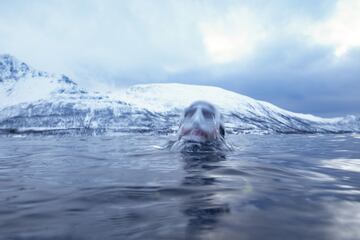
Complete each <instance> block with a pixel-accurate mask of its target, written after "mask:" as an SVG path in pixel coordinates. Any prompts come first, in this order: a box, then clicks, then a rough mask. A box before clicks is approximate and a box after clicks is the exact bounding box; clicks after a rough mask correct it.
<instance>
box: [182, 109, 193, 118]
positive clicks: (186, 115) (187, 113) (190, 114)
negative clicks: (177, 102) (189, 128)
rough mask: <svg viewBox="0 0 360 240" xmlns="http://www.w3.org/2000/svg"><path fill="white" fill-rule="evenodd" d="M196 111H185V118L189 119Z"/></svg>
mask: <svg viewBox="0 0 360 240" xmlns="http://www.w3.org/2000/svg"><path fill="white" fill-rule="evenodd" d="M195 111H196V109H189V110H187V111H185V118H190V117H192V116H193V115H194V113H195Z"/></svg>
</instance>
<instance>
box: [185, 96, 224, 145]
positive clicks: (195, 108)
mask: <svg viewBox="0 0 360 240" xmlns="http://www.w3.org/2000/svg"><path fill="white" fill-rule="evenodd" d="M218 118H219V117H218V114H217V112H216V109H215V107H214V106H212V105H211V104H209V103H206V102H197V103H194V104H192V105H191V106H190V107H188V108H186V109H185V111H184V118H183V120H182V123H181V126H180V130H179V138H181V139H185V140H191V141H196V142H206V141H211V140H214V139H216V138H217V136H218V135H219V119H218Z"/></svg>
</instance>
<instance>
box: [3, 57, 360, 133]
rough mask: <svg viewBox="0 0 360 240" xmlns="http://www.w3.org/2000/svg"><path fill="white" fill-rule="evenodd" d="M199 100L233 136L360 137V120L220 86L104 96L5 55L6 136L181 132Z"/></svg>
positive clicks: (141, 89) (144, 88)
mask: <svg viewBox="0 0 360 240" xmlns="http://www.w3.org/2000/svg"><path fill="white" fill-rule="evenodd" d="M196 100H206V101H209V102H212V103H214V104H215V105H217V106H218V107H219V109H220V111H221V112H222V114H223V116H224V121H225V127H226V129H227V132H228V133H231V132H233V133H341V132H359V131H360V119H359V118H357V117H355V116H347V117H344V118H320V117H315V116H313V115H307V114H300V113H292V112H290V111H286V110H283V109H281V108H278V107H276V106H274V105H272V104H270V103H267V102H263V101H257V100H255V99H252V98H249V97H246V96H243V95H240V94H237V93H234V92H231V91H227V90H224V89H221V88H218V87H210V86H195V85H184V84H146V85H135V86H133V87H130V88H127V89H119V90H116V91H112V92H107V93H106V94H104V93H99V92H88V91H85V90H84V89H81V88H80V87H79V86H78V85H77V84H76V83H75V82H74V81H73V80H71V79H69V78H68V77H66V76H64V75H56V74H49V73H46V72H42V71H37V70H35V69H33V68H31V67H30V66H28V65H27V64H26V63H23V62H21V61H19V60H17V59H16V58H14V57H12V56H10V55H0V131H1V132H3V133H12V132H14V133H16V132H33V131H42V132H44V131H45V132H48V133H68V132H76V133H104V132H132V131H141V132H157V133H159V132H160V133H171V132H175V131H176V129H177V127H178V122H179V119H180V116H181V113H182V111H183V109H184V108H185V107H186V106H188V105H189V104H190V103H192V102H193V101H196Z"/></svg>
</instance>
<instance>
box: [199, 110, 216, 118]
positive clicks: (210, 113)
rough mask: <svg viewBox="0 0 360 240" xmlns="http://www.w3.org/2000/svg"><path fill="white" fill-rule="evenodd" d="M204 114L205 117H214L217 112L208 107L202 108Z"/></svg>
mask: <svg viewBox="0 0 360 240" xmlns="http://www.w3.org/2000/svg"><path fill="white" fill-rule="evenodd" d="M202 114H203V116H204V118H205V119H214V118H215V114H214V113H213V112H211V111H209V110H206V109H202Z"/></svg>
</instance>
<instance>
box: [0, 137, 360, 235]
mask: <svg viewBox="0 0 360 240" xmlns="http://www.w3.org/2000/svg"><path fill="white" fill-rule="evenodd" d="M171 138H172V137H169V136H147V135H140V134H137V135H133V134H131V135H123V136H114V137H104V136H102V137H96V136H95V137H94V136H92V137H70V136H63V137H59V136H57V137H56V136H26V137H0V239H327V240H329V239H360V136H359V135H267V136H254V135H232V136H229V141H230V142H231V143H232V144H233V145H234V151H231V152H223V153H192V154H183V153H178V152H170V151H169V150H168V149H161V148H159V146H163V145H165V144H166V142H167V141H168V140H169V139H171Z"/></svg>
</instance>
